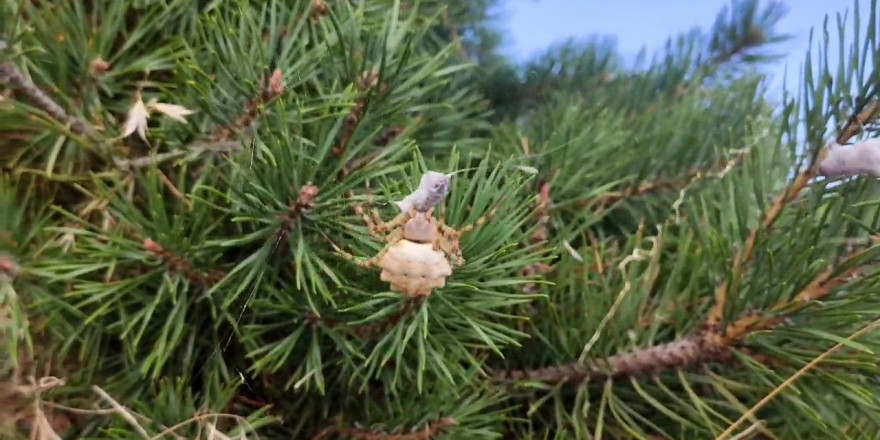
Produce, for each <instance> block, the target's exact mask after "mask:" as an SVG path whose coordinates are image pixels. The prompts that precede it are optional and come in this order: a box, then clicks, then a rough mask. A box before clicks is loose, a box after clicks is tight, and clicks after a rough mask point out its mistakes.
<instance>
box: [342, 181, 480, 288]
mask: <svg viewBox="0 0 880 440" xmlns="http://www.w3.org/2000/svg"><path fill="white" fill-rule="evenodd" d="M367 204H369V205H372V194H368V198H367ZM408 208H409V209H408V210H406V211H403V212H401V213H400V214H398V215H397V216H396V217H394V219H392V220H391V221H388V222H386V221H384V220H383V219H382V217H381V216H380V215H379V211H378V210H377V209H376V208H375V207H373V208H372V209H371V210H370V212H369V214H368V213H367V212H365V211H364V208H363V206H361V205H360V204H358V205H356V206H355V211H356V212H357V214H358V215H361V216H362V217H363V219H364V222H365V223H366V224H367V229H368V230H369V231H370V234H371V235H372V236H373V237H375V238H377V239H379V240H381V241H384V242H385V243H386V245H385V247H384V248H383V249H382V250H381V251H379V253H378V254H376V255H375V256H374V257H372V258H370V259H368V260H357V259H356V257H355V256H354V255H352V254H350V253H348V252H345V251H343V250H342V249H340V248H339V247H338V246H336V245H335V244H333V243H331V245H332V246H333V249H334V250H335V251H336V253H337V254H339V255H341V256H342V257H344V258H346V259H347V260H349V261H352V262H353V263H355V264H357V265H358V266H361V267H372V266H379V267H380V268H382V273H381V274H380V276H379V278H380V279H381V280H382V281H386V282H388V283H390V284H391V290H392V291H395V292H400V293H401V294H403V295H404V296H406V297H410V298H412V297H424V296H428V295H430V294H431V292H432V291H433V289H435V288H442V287H444V286H445V285H446V278H447V277H449V276H450V275H452V265H455V266H457V267H461V266H463V265H464V263H465V260H464V258H463V257H462V254H461V247H460V246H459V239H460V238H461V236H462V234H464V233H466V232H469V231H471V230H473V229H475V228H476V227H477V226H479V225H481V224H483V223H485V222H487V221H488V220H489V219H491V218H492V217H493V216H494V215H495V213H496V211H497V209H492V210H491V211H490V212H489V213H488V214H486V215H484V216H483V217H481V218H479V219H478V220H477V221H475V222H474V223H472V224H469V225H466V226H464V227H462V228H460V229H458V230H456V229H454V228H452V227H451V226H448V225H446V224H445V218H442V217H441V219H440V220H439V221H437V220H436V219H435V218H434V207H433V206H431V207H428V208H427V209H426V210H419V209H416V207H415V206H409V207H408Z"/></svg>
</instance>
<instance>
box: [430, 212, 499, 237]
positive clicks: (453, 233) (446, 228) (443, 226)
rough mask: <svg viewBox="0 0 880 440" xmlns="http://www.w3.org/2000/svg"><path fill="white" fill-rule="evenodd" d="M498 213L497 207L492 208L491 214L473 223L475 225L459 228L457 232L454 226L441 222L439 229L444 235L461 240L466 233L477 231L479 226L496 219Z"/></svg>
mask: <svg viewBox="0 0 880 440" xmlns="http://www.w3.org/2000/svg"><path fill="white" fill-rule="evenodd" d="M497 213H498V207H497V206H496V207H494V208H492V209H491V210H490V211H489V213H487V214H486V215H484V216H482V217H480V218H478V219H477V220H476V221H475V222H473V223H471V224H469V225H465V226H462V227H460V228H458V230H456V229H455V228H453V227H452V226H447V225H446V224H445V223H444V222H443V221H441V222H440V225H439V228H440V231H441V232H442V233H443V234H444V235H449V236H451V237H454V238H459V237H461V236H462V235H463V234H464V233H466V232H470V231H473V230H474V229H476V228H477V227H478V226H481V225H483V224H484V223H486V222H488V221H489V220H491V219H492V218H493V217H495V214H497Z"/></svg>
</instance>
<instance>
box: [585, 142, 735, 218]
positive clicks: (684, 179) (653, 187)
mask: <svg viewBox="0 0 880 440" xmlns="http://www.w3.org/2000/svg"><path fill="white" fill-rule="evenodd" d="M747 154H748V153H747V152H745V151H739V152H737V154H735V155H734V156H733V157H731V158H723V159H720V160H719V161H717V162H716V163H714V164H713V165H711V166H709V167H694V168H691V169H689V170H687V171H685V172H684V174H682V175H680V176H677V177H672V178H671V177H661V178H658V179H655V180H650V181H647V182H643V183H642V184H640V185H638V186H635V187H630V188H627V189H625V190H624V191H622V192H619V193H616V194H615V193H613V194H608V195H605V196H602V197H598V198H595V199H589V200H583V201H581V202H579V205H581V206H595V207H596V208H597V209H603V208H606V207H608V206H610V205H613V204H615V203H617V202H620V201H622V200H625V199H631V198H636V197H644V196H647V195H649V194H656V193H661V192H666V191H673V190H677V189H681V188H684V187H686V186H688V185H690V184H692V183H693V182H694V181H695V180H696V179H699V178H701V177H703V176H708V175H723V174H724V173H726V172H727V171H728V170H730V169H732V168H733V167H734V166H736V165H737V164H739V163H740V162H741V161H742V160H743V159H744V158H745V157H746V155H747Z"/></svg>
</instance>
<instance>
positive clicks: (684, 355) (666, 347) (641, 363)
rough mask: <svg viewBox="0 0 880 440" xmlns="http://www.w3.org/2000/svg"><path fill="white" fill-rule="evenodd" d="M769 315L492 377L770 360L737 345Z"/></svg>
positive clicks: (798, 301)
mask: <svg viewBox="0 0 880 440" xmlns="http://www.w3.org/2000/svg"><path fill="white" fill-rule="evenodd" d="M859 256H860V254H859V253H858V252H853V253H852V254H850V255H848V256H847V257H846V258H844V259H842V260H841V261H840V262H839V263H838V264H836V265H835V266H834V267H832V268H829V269H827V270H825V271H824V272H822V273H820V274H819V275H817V276H816V277H815V278H814V279H813V280H812V281H811V282H810V283H809V284H807V285H806V286H805V287H804V288H803V289H802V290H801V291H800V292H798V294H797V295H795V296H794V298H793V299H792V300H790V301H781V302H779V303H778V304H776V305H775V306H774V307H773V308H772V309H771V311H770V312H771V313H772V312H778V311H782V310H785V309H789V308H791V307H802V306H804V305H806V304H807V303H808V302H810V301H815V300H816V299H819V298H822V297H823V296H825V295H827V294H828V293H830V292H831V290H832V289H834V288H835V287H838V286H840V285H841V284H843V283H845V282H846V281H847V280H848V279H850V278H851V277H852V276H854V275H857V274H858V273H859V271H860V270H861V266H858V265H853V267H851V268H849V269H846V270H843V271H840V272H839V273H837V271H838V269H839V268H840V267H843V266H845V265H849V264H851V263H852V262H853V261H854V260H855V259H856V258H858V257H859ZM771 313H766V314H763V313H749V314H747V315H746V316H743V317H740V318H739V319H737V320H736V321H734V322H732V323H731V324H729V325H728V326H727V327H726V328H724V329H722V330H721V331H718V330H716V329H713V328H707V329H705V330H703V331H701V332H699V333H696V334H694V335H690V336H685V337H683V338H679V339H676V340H674V341H671V342H667V343H664V344H660V345H656V346H652V347H647V348H640V349H636V350H633V351H629V352H624V353H620V354H617V355H614V356H612V357H610V358H608V359H607V360H588V361H586V362H585V363H583V364H581V363H578V362H574V363H571V364H567V365H561V366H552V367H546V368H541V369H536V370H515V371H512V372H509V373H507V372H502V373H501V374H498V375H497V376H496V379H498V380H514V381H518V380H530V379H531V380H538V381H541V382H544V383H548V384H555V383H562V382H580V381H584V380H603V379H619V378H624V377H632V376H637V375H641V374H646V373H657V372H660V371H666V370H672V369H679V368H686V367H695V366H698V365H705V364H709V363H729V362H731V361H733V360H734V356H733V354H734V351H739V352H741V353H743V354H747V355H749V356H752V357H753V358H755V359H757V360H759V361H762V362H763V361H770V362H775V361H773V360H770V359H764V358H761V357H760V356H758V355H753V354H750V353H749V351H748V350H747V348H745V347H739V344H740V343H741V341H742V340H743V339H745V337H746V336H748V335H750V334H752V333H754V332H757V331H762V330H770V329H772V328H773V327H775V326H776V325H778V324H780V323H781V322H783V318H782V317H779V316H774V315H773V314H771Z"/></svg>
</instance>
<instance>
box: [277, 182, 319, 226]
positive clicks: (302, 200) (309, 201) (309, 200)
mask: <svg viewBox="0 0 880 440" xmlns="http://www.w3.org/2000/svg"><path fill="white" fill-rule="evenodd" d="M316 197H318V187H317V186H315V185H303V186H302V188H300V189H299V195H298V196H297V198H296V200H295V201H294V202H293V203H291V204H290V205H289V206H288V207H287V213H285V214H282V215H281V216H279V217H278V219H279V220H281V224H282V225H281V226H282V228H283V229H284V230H287V229H290V227H291V226H292V225H293V223H294V222H295V221H296V220H297V219H299V218H300V217H302V215H303V214H306V213H308V212H309V211H311V210H312V208H314V206H315V198H316Z"/></svg>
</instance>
